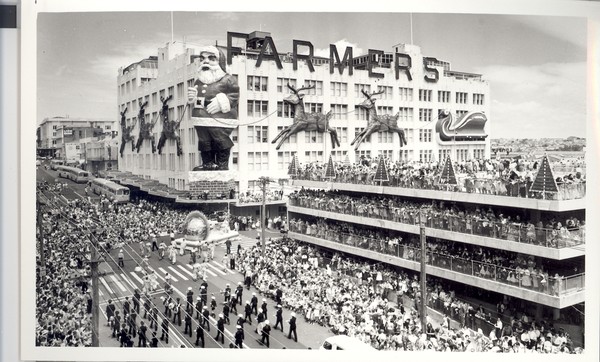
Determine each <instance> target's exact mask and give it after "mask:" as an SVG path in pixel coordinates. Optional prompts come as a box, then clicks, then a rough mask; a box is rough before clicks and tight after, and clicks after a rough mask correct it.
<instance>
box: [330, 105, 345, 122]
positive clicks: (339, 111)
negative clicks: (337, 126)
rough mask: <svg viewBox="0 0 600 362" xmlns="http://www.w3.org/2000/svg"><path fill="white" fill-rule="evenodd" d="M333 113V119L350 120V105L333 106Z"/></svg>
mask: <svg viewBox="0 0 600 362" xmlns="http://www.w3.org/2000/svg"><path fill="white" fill-rule="evenodd" d="M331 112H332V113H333V117H332V118H333V119H348V105H346V104H332V105H331Z"/></svg>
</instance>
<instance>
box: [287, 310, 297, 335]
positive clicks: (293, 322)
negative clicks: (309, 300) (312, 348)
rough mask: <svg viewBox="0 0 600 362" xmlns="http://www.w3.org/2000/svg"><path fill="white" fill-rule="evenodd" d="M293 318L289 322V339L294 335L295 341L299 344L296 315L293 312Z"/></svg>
mask: <svg viewBox="0 0 600 362" xmlns="http://www.w3.org/2000/svg"><path fill="white" fill-rule="evenodd" d="M291 316H292V317H291V318H290V320H289V321H288V323H289V325H290V331H289V333H288V339H291V338H292V333H293V334H294V341H296V342H298V335H297V334H296V313H294V312H292V314H291Z"/></svg>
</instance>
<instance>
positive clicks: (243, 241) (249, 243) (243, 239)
mask: <svg viewBox="0 0 600 362" xmlns="http://www.w3.org/2000/svg"><path fill="white" fill-rule="evenodd" d="M258 243H260V240H258V239H252V238H249V237H247V236H243V235H242V236H240V237H239V238H238V240H236V241H233V242H232V243H231V251H234V252H235V251H236V250H237V247H238V244H239V245H241V247H242V249H247V248H251V247H253V246H256V245H257V244H258ZM271 243H272V241H270V240H269V239H268V238H266V239H265V245H269V244H271ZM219 245H220V247H221V248H226V247H227V246H226V245H225V243H222V244H219Z"/></svg>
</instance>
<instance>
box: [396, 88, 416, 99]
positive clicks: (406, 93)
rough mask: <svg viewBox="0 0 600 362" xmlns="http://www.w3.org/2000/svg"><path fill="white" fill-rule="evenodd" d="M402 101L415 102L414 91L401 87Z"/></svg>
mask: <svg viewBox="0 0 600 362" xmlns="http://www.w3.org/2000/svg"><path fill="white" fill-rule="evenodd" d="M399 91H400V94H399V96H400V100H401V101H404V102H412V100H413V89H412V88H404V87H400V89H399Z"/></svg>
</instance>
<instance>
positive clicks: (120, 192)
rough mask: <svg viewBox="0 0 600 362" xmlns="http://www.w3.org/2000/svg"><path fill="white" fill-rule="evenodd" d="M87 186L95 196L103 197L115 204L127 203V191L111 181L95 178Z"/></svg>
mask: <svg viewBox="0 0 600 362" xmlns="http://www.w3.org/2000/svg"><path fill="white" fill-rule="evenodd" d="M88 185H89V187H90V188H91V190H92V192H93V193H95V194H96V195H104V196H106V197H107V198H108V199H109V200H111V201H114V202H116V203H122V202H129V189H128V188H127V187H125V186H121V185H119V184H117V183H115V182H113V181H110V180H106V179H103V178H95V179H93V180H91V181H89V182H88Z"/></svg>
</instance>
